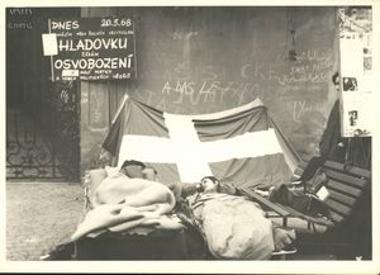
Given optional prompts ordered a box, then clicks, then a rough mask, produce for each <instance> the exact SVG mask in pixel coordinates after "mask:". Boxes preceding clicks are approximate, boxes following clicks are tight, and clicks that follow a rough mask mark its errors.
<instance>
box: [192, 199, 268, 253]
mask: <svg viewBox="0 0 380 275" xmlns="http://www.w3.org/2000/svg"><path fill="white" fill-rule="evenodd" d="M189 201H190V206H191V208H192V209H193V213H194V215H195V217H196V219H197V221H198V223H199V224H200V226H201V229H202V231H203V233H204V235H205V237H206V239H207V244H208V247H209V250H210V252H211V253H212V254H213V256H215V257H216V258H219V259H255V260H266V259H269V258H270V257H271V255H272V252H273V251H274V249H275V246H274V240H273V232H272V223H271V221H270V220H269V219H267V218H265V216H264V212H263V211H262V209H261V208H260V207H259V206H258V205H257V204H256V203H254V202H252V201H249V200H248V199H246V198H244V197H238V196H233V195H228V194H220V193H209V194H197V195H195V196H193V197H192V198H190V199H189Z"/></svg>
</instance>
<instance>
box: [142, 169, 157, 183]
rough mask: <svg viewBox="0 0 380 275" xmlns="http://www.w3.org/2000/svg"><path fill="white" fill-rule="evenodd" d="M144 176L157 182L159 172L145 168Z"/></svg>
mask: <svg viewBox="0 0 380 275" xmlns="http://www.w3.org/2000/svg"><path fill="white" fill-rule="evenodd" d="M142 173H143V175H144V179H147V180H151V181H156V179H157V171H156V169H154V168H153V167H145V168H144V169H143V171H142Z"/></svg>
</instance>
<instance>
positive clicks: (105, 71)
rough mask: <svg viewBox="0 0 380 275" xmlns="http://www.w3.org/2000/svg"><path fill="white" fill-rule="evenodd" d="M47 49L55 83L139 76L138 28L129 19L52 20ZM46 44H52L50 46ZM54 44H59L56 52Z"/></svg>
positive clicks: (45, 48) (45, 39) (45, 47)
mask: <svg viewBox="0 0 380 275" xmlns="http://www.w3.org/2000/svg"><path fill="white" fill-rule="evenodd" d="M49 32H50V34H55V36H56V40H57V41H56V42H55V43H53V42H52V41H51V37H48V38H49V39H47V37H46V36H45V38H44V41H43V42H45V43H44V50H45V52H48V53H54V54H50V55H51V59H52V78H53V80H74V79H77V78H79V79H80V80H109V79H133V78H135V77H136V46H135V26H134V21H133V19H132V18H129V17H101V18H98V17H91V18H72V19H68V18H65V19H50V20H49ZM46 41H49V43H48V44H46ZM51 45H55V47H57V48H56V51H54V49H52V48H51V47H52V46H51Z"/></svg>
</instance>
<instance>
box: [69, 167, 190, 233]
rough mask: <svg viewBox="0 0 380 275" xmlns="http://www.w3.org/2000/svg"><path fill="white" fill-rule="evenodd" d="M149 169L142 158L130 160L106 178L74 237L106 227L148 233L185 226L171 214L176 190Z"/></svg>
mask: <svg viewBox="0 0 380 275" xmlns="http://www.w3.org/2000/svg"><path fill="white" fill-rule="evenodd" d="M148 170H149V169H147V167H146V166H145V164H143V163H142V162H139V161H135V160H130V161H125V162H124V163H123V165H122V166H121V168H120V170H119V171H118V172H117V173H115V174H114V175H111V176H109V177H107V178H105V179H104V180H103V181H102V182H101V183H100V184H99V186H98V187H97V189H96V190H95V200H94V208H93V209H92V210H91V211H89V212H88V213H87V214H86V216H85V218H84V220H83V221H82V223H81V224H79V225H78V228H77V230H76V232H75V233H74V234H73V236H72V240H77V239H79V238H81V237H83V236H86V235H88V234H89V233H91V234H92V236H97V235H99V234H101V233H103V232H105V231H111V232H120V233H123V234H130V233H136V232H137V233H138V234H139V233H141V234H146V233H147V232H152V231H153V230H155V229H168V230H172V229H173V230H177V229H181V228H183V225H182V224H181V223H180V220H179V219H178V218H176V217H174V216H172V215H170V214H171V213H172V210H173V209H174V206H175V203H176V200H175V197H174V194H173V192H172V191H171V190H170V189H169V188H168V187H167V186H165V185H163V184H161V183H159V182H157V181H155V180H153V179H154V178H152V176H153V175H152V174H151V171H148ZM153 174H154V173H153ZM145 177H147V178H145ZM148 178H150V179H148Z"/></svg>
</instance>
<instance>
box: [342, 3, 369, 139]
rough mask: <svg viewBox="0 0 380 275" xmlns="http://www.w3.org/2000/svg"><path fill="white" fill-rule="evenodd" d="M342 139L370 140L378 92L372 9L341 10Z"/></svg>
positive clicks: (352, 8) (347, 8)
mask: <svg viewBox="0 0 380 275" xmlns="http://www.w3.org/2000/svg"><path fill="white" fill-rule="evenodd" d="M337 12H338V14H337V15H338V21H339V50H340V72H341V73H340V76H341V79H340V83H341V91H342V94H341V99H342V103H341V104H342V105H341V111H342V116H341V117H342V123H341V125H342V129H341V130H342V135H343V136H344V137H354V136H370V135H371V127H372V126H371V113H372V111H373V108H374V107H375V106H374V104H373V103H374V96H375V91H374V87H373V77H374V76H373V69H372V9H371V8H364V7H363V8H362V7H361V8H356V7H346V8H340V9H338V11H337Z"/></svg>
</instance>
